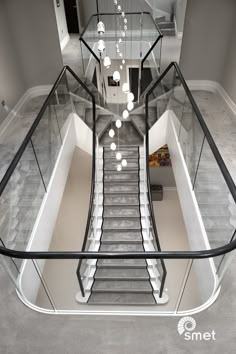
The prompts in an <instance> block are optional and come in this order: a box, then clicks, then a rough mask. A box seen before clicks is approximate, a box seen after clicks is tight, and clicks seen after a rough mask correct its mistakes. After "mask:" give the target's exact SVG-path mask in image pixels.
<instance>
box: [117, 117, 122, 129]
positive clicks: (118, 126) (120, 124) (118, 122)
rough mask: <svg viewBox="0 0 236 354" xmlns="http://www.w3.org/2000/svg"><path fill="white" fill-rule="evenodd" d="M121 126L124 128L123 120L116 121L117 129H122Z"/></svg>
mask: <svg viewBox="0 0 236 354" xmlns="http://www.w3.org/2000/svg"><path fill="white" fill-rule="evenodd" d="M121 126H122V123H121V120H120V119H117V121H116V128H118V129H119V128H121Z"/></svg>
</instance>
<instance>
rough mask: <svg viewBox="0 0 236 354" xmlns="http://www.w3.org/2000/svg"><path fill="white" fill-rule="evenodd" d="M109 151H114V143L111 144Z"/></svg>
mask: <svg viewBox="0 0 236 354" xmlns="http://www.w3.org/2000/svg"><path fill="white" fill-rule="evenodd" d="M110 148H111V150H113V151H114V150H115V149H116V144H115V143H111V146H110Z"/></svg>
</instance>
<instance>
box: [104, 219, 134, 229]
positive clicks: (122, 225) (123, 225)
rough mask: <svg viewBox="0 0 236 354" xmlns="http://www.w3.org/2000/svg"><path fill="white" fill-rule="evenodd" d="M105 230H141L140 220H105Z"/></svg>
mask: <svg viewBox="0 0 236 354" xmlns="http://www.w3.org/2000/svg"><path fill="white" fill-rule="evenodd" d="M102 227H103V230H140V228H141V224H140V219H139V218H104V219H103V225H102Z"/></svg>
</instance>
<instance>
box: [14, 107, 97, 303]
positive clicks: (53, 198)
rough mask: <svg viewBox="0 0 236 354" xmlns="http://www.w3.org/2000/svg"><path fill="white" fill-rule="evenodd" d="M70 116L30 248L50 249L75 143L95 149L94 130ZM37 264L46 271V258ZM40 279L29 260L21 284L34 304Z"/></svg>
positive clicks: (88, 148)
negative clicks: (93, 143)
mask: <svg viewBox="0 0 236 354" xmlns="http://www.w3.org/2000/svg"><path fill="white" fill-rule="evenodd" d="M68 119H69V120H70V123H69V124H68V127H67V132H66V135H65V138H64V142H63V146H62V148H61V151H60V154H59V156H58V159H57V162H56V165H55V167H54V170H53V173H52V177H51V179H50V183H49V186H48V191H47V194H46V195H45V197H44V200H43V203H42V206H41V208H40V212H39V214H38V217H37V220H36V222H35V225H34V228H33V231H32V235H31V238H30V241H29V244H28V247H27V251H48V249H49V246H50V242H51V237H52V234H53V231H54V227H55V224H56V220H57V214H58V211H59V208H60V204H61V199H62V196H63V192H64V188H65V185H66V180H67V176H68V173H69V169H70V165H71V160H72V157H73V152H74V148H75V146H78V147H80V148H81V149H83V150H84V151H86V152H88V153H90V154H91V153H92V131H91V130H90V129H89V128H88V126H87V125H85V123H84V122H83V121H82V120H81V119H80V118H79V117H78V116H77V115H76V114H71V115H70V118H68ZM37 264H38V265H39V269H40V272H41V273H43V269H44V265H45V260H38V261H37ZM40 283H41V282H40V279H39V277H38V275H37V273H36V272H35V269H34V267H33V265H32V262H31V261H26V262H25V263H24V266H23V270H22V272H21V281H20V284H21V288H22V293H23V294H24V296H25V297H26V299H27V300H28V301H29V302H31V303H32V304H34V303H35V301H36V299H37V294H38V290H39V287H40Z"/></svg>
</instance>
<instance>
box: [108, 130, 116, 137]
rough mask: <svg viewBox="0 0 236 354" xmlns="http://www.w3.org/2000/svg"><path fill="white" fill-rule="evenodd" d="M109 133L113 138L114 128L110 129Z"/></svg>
mask: <svg viewBox="0 0 236 354" xmlns="http://www.w3.org/2000/svg"><path fill="white" fill-rule="evenodd" d="M108 134H109V136H110V137H111V138H113V137H114V135H115V131H114V129H110V130H109V133H108Z"/></svg>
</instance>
